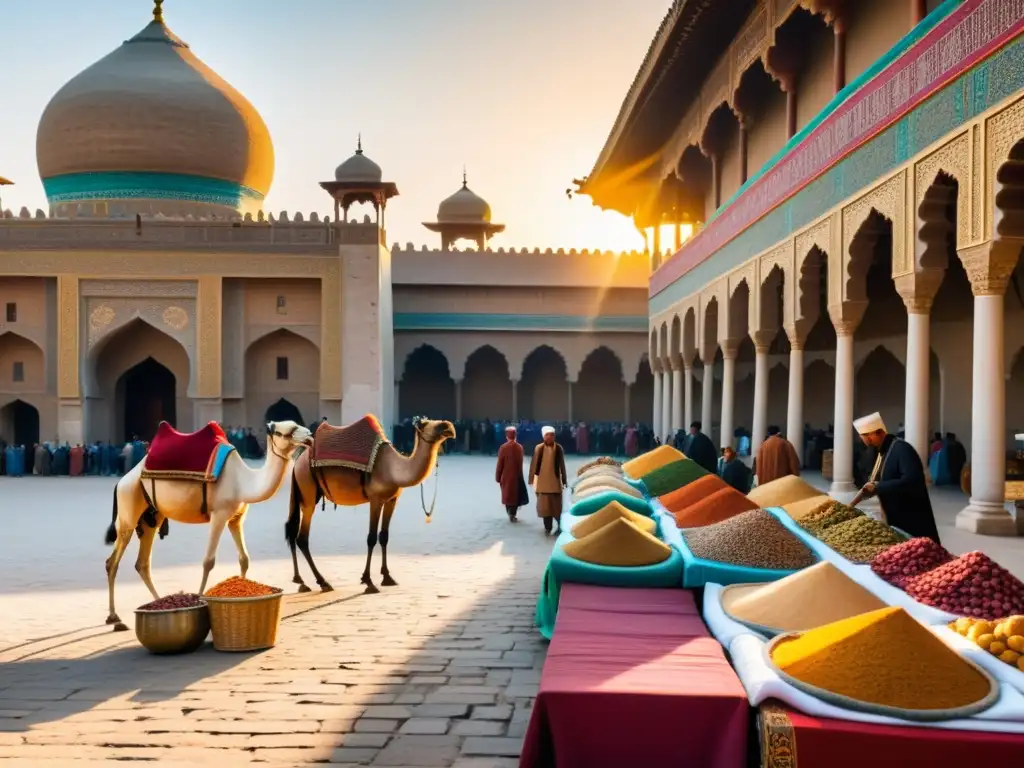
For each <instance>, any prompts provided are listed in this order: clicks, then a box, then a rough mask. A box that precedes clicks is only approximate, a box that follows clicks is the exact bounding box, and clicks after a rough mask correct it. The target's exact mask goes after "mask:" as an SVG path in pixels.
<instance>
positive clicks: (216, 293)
mask: <svg viewBox="0 0 1024 768" xmlns="http://www.w3.org/2000/svg"><path fill="white" fill-rule="evenodd" d="M197 283H198V284H197V292H196V359H197V361H198V363H199V365H198V370H197V371H196V377H195V380H196V388H195V397H194V398H193V401H192V410H193V419H192V424H193V428H195V429H199V428H200V427H201V426H203V425H205V424H208V423H209V422H211V421H217V422H220V421H223V419H224V407H223V401H222V399H221V395H222V373H223V371H222V354H221V348H222V340H221V331H222V326H223V320H222V309H221V307H222V297H223V284H222V281H221V278H220V276H219V275H204V276H202V277H200V278H199V280H198V281H197Z"/></svg>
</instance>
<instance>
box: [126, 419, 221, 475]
mask: <svg viewBox="0 0 1024 768" xmlns="http://www.w3.org/2000/svg"><path fill="white" fill-rule="evenodd" d="M223 447H226V448H228V449H230V448H231V443H229V442H228V438H227V436H226V435H225V434H224V430H222V429H221V428H220V425H219V424H217V422H215V421H211V422H210V423H209V424H207V425H206V426H205V427H203V428H202V429H200V430H198V431H197V432H192V433H190V434H184V433H182V432H179V431H178V430H176V429H175V428H174V427H172V426H171V425H170V424H168V423H167V422H166V421H161V422H160V426H159V427H157V430H156V437H154V438H153V442H152V443H150V445H149V453H148V454H146V459H145V466H144V467H143V470H142V476H143V477H144V478H154V479H163V480H168V479H180V480H206V481H212V480H215V479H216V475H217V472H216V470H218V469H219V467H220V466H221V465H222V464H223V461H220V462H218V458H219V454H220V453H221V452H222V451H221V449H222V448H223Z"/></svg>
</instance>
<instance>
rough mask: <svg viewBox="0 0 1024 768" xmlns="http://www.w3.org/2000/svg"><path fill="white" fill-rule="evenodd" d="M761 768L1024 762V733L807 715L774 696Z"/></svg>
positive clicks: (761, 723)
mask: <svg viewBox="0 0 1024 768" xmlns="http://www.w3.org/2000/svg"><path fill="white" fill-rule="evenodd" d="M758 730H759V732H760V736H761V768H797V767H799V768H847V767H848V768H860V767H861V766H865V765H869V766H871V768H906V766H917V765H921V766H925V765H936V766H938V765H1019V764H1020V761H1021V756H1022V755H1024V736H1022V735H1020V734H1012V733H991V732H982V731H957V730H951V729H941V728H922V727H920V726H909V725H908V726H899V725H879V724H876V723H861V722H854V721H851V720H832V719H829V718H824V717H814V716H812V715H805V714H803V713H801V712H797V711H795V710H793V709H790V708H789V707H787V706H786V705H785V704H782V703H781V702H777V701H774V700H769V701H766V702H765V703H764V704H762V705H761V708H760V712H759V714H758Z"/></svg>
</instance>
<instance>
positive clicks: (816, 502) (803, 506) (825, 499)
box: [782, 494, 832, 522]
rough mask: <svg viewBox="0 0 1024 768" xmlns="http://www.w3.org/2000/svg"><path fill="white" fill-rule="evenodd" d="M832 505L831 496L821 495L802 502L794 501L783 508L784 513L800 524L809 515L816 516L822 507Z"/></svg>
mask: <svg viewBox="0 0 1024 768" xmlns="http://www.w3.org/2000/svg"><path fill="white" fill-rule="evenodd" d="M831 503H832V497H831V496H827V495H825V494H820V495H818V496H810V497H808V498H806V499H801V500H800V501H794V502H793V503H791V504H785V505H783V507H782V511H783V512H785V513H786V514H787V515H789V516H790V517H791V518H793V519H794V520H796V521H798V522H799V521H800V520H803V519H804V518H805V517H807V516H808V515H812V514H814V513H815V512H817V511H818V510H819V509H821V508H822V507H827V506H828V505H829V504H831Z"/></svg>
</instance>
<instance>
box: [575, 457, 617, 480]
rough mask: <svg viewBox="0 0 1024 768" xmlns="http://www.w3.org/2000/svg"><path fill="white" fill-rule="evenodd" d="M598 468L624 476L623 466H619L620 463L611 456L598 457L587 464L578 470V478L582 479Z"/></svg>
mask: <svg viewBox="0 0 1024 768" xmlns="http://www.w3.org/2000/svg"><path fill="white" fill-rule="evenodd" d="M597 468H603V469H607V470H610V471H612V472H616V473H617V474H620V475H621V474H622V465H621V464H619V462H617V461H616V460H615V459H613V458H611V457H609V456H598V457H597V458H596V459H594V460H593V461H590V462H587V463H586V464H584V465H583V466H582V467H580V468H579V469H577V470H576V477H582V476H583V475H585V474H586V473H587V472H589V471H590V470H592V469H597Z"/></svg>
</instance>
